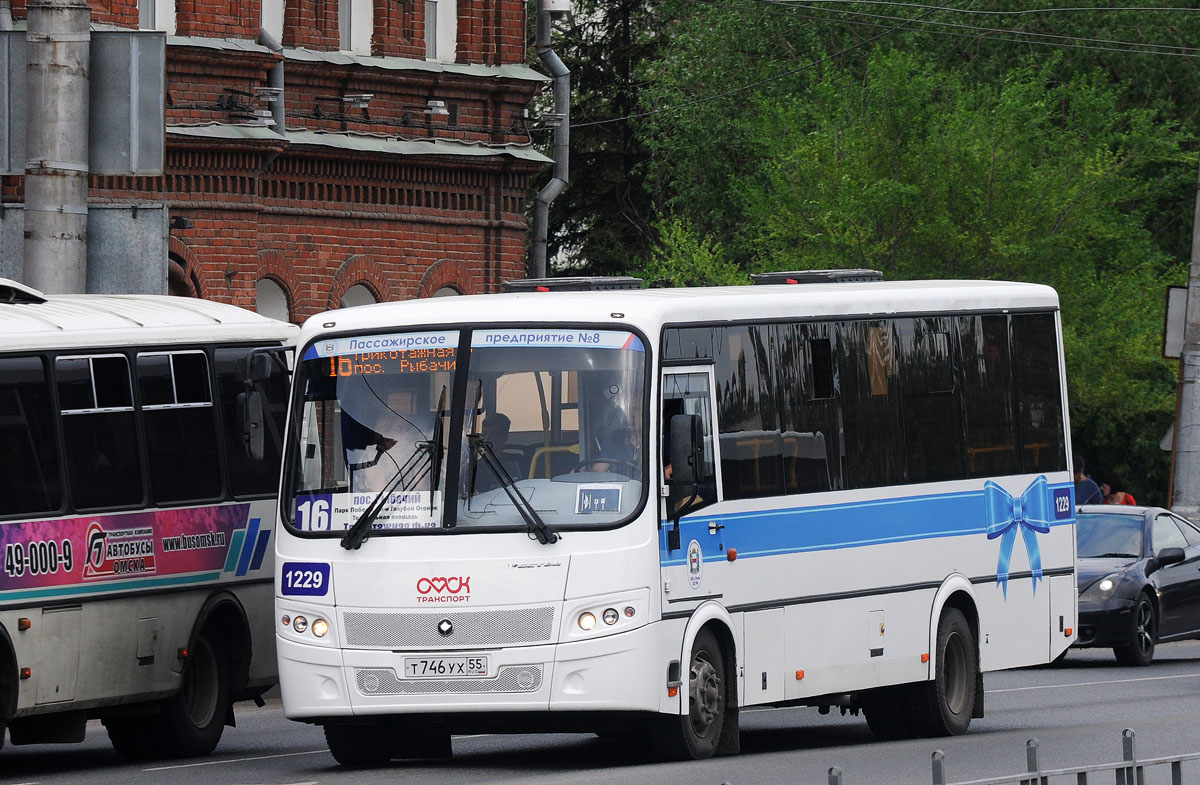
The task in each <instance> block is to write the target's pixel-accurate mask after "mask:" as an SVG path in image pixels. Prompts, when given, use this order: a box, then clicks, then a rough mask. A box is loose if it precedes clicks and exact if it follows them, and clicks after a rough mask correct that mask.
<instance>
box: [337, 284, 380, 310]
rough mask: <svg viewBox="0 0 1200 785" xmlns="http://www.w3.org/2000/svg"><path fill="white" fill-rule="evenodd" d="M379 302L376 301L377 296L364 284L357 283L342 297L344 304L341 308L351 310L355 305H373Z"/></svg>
mask: <svg viewBox="0 0 1200 785" xmlns="http://www.w3.org/2000/svg"><path fill="white" fill-rule="evenodd" d="M376 302H379V301H378V300H376V299H375V295H374V294H373V293H372V292H371V290H370V289H368V288H367V287H366V286H365V285H364V284H361V283H356V284H354V285H353V286H351V287H350V288H349V289H347V290H346V293H345V294H343V295H342V303H341V305H339V306H338V307H339V308H351V307H353V306H355V305H371V304H372V303H376Z"/></svg>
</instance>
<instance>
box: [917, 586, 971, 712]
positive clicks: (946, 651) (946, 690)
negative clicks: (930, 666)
mask: <svg viewBox="0 0 1200 785" xmlns="http://www.w3.org/2000/svg"><path fill="white" fill-rule="evenodd" d="M936 654H937V660H936V661H935V662H936V666H935V668H934V677H933V680H932V681H927V682H923V683H920V684H916V685H913V686H914V687H915V688H916V689H915V690H914V694H913V703H912V709H913V715H914V716H913V719H914V720H915V725H916V727H917V729H918V731H919V733H920V734H921V735H923V736H957V735H959V734H962V733H966V731H967V727H968V726H969V725H970V724H971V713H972V712H973V711H974V708H975V690H976V689H977V685H978V681H977V679H976V676H977V673H978V670H979V658H978V654H977V649H976V647H975V636H974V633H973V632H972V631H971V625H970V623H968V622H967V617H966V616H964V615H963V612H962V611H960V610H959V609H958V608H946V609H945V610H944V611H942V617H941V619H939V620H938V634H937V649H936Z"/></svg>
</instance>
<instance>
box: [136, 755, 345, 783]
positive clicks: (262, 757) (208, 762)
mask: <svg viewBox="0 0 1200 785" xmlns="http://www.w3.org/2000/svg"><path fill="white" fill-rule="evenodd" d="M319 752H324V753H326V754H328V753H329V750H326V749H320V750H308V751H306V752H284V753H280V754H279V755H259V756H258V757H255V758H229V759H227V760H206V761H201V762H199V763H181V764H179V765H178V766H156V767H154V768H152V769H142V771H171V770H173V769H194V768H196V767H198V766H221V765H223V764H226V763H249V762H250V761H256V760H270V759H271V758H294V757H296V756H297V755H316V754H317V753H319ZM297 785H299V783H297ZM310 785H311V784H310Z"/></svg>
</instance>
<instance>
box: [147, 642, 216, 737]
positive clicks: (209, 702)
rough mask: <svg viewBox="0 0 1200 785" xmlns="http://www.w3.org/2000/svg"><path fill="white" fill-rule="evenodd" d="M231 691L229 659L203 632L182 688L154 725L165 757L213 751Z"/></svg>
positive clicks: (190, 653) (192, 650)
mask: <svg viewBox="0 0 1200 785" xmlns="http://www.w3.org/2000/svg"><path fill="white" fill-rule="evenodd" d="M229 692H230V690H229V657H228V655H227V654H226V652H225V651H224V650H223V649H222V648H221V647H220V646H219V645H218V643H217V642H216V640H215V639H214V638H211V637H209V636H208V635H207V634H205V633H201V634H200V635H199V636H197V638H196V640H195V641H194V642H193V643H192V645H191V647H189V649H188V659H187V665H186V666H185V667H184V670H183V687H182V688H181V689H180V690H179V693H178V694H177V695H175V697H173V698H170V699H168V700H167V701H166V703H164V704H163V712H162V714H161V715H160V716H159V717H158V718H157V722H156V723H155V726H154V728H155V732H154V735H155V736H157V737H158V739H159V746H160V748H161V749H162V754H163V755H165V756H168V757H172V758H189V757H194V756H197V755H207V754H208V753H210V752H212V751H213V750H214V749H215V748H216V746H217V742H219V741H220V740H221V732H222V731H223V730H224V729H225V718H226V717H227V716H228V715H229V705H230V704H229Z"/></svg>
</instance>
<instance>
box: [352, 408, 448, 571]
mask: <svg viewBox="0 0 1200 785" xmlns="http://www.w3.org/2000/svg"><path fill="white" fill-rule="evenodd" d="M445 400H446V388H445V387H443V388H442V402H443V403H445ZM441 424H442V418H441V416H440V414H439V416H438V421H437V424H436V425H435V426H434V429H433V438H431V439H430V440H429V441H424V442H417V446H416V448H415V449H413V451H412V454H411V455H409V456H408V459H407V460H405V461H404V465H403V466H401V467H400V468H399V469H397V470H396V473H395V474H393V475H392V477H391V479H389V480H388V481H387V483H386V484H385V485H384V486H383V490H381V491H380V492H379V493H377V494H376V495H375V498H374V499H372V500H371V503H370V504H368V505H367V507H366V509H365V510H363V511H362V513H361V514H360V515H359V516H358V520H356V521H355V522H354V525H352V526H351V527H350V528H349V529H347V530H346V533H345V534H344V535H343V536H342V547H343V548H345V549H346V550H348V551H354V550H358V548H359V547H360V546H361V545H362V544H363V541H365V540H366V539H367V537H370V536H371V524H372V523H374V522H375V519H376V518H378V517H379V513H381V512H383V508H384V507H385V506H386V505H387V500H388V497H389V496H391V495H392V494H393V493H395V492H396V490H397V488H399V489H400V491H401V492H404V491H408V490H411V489H412V487H413V486H414V485H416V484H417V483H419V482H420V481H421V480H423V479H425V477H426V476H427V475H428V474H429V473H430V470H431V469H434V470H435V472H436V471H440V469H441V461H442V447H443V441H444V439H445V432H444V430H443V429H442V428H441ZM435 467H436V468H435ZM401 485H403V487H400V486H401ZM430 485H431V487H432V489H433V490H432V491H431V492H430V502H429V508H430V513H431V514H432V512H433V491H436V490H437V476H436V474H435V476H434V479H433V480H431V482H430Z"/></svg>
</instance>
